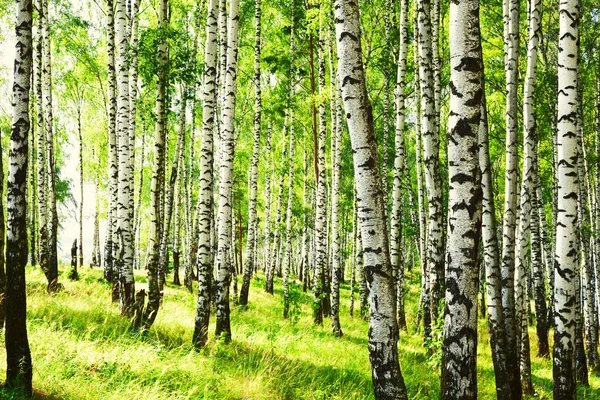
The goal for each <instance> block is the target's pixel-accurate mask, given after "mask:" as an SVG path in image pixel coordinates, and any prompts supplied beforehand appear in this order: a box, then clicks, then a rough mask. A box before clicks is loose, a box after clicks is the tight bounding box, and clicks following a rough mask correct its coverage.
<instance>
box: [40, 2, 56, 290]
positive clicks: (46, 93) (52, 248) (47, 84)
mask: <svg viewBox="0 0 600 400" xmlns="http://www.w3.org/2000/svg"><path fill="white" fill-rule="evenodd" d="M41 6H42V13H41V20H42V35H43V37H44V40H43V52H44V56H43V73H44V85H43V89H42V92H43V97H44V131H45V147H46V174H47V181H48V187H47V193H48V213H49V214H50V215H49V216H48V217H49V218H48V221H47V224H48V273H47V279H48V292H50V293H51V292H55V291H56V290H58V289H59V288H60V286H59V285H58V256H57V253H56V251H57V234H58V215H57V213H56V184H55V171H54V167H55V162H54V128H53V126H54V122H53V113H52V60H51V43H50V28H49V26H48V0H41Z"/></svg>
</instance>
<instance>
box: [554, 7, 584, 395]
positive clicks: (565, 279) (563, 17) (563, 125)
mask: <svg viewBox="0 0 600 400" xmlns="http://www.w3.org/2000/svg"><path fill="white" fill-rule="evenodd" d="M559 7H560V8H559V9H560V11H559V43H558V48H559V52H558V120H557V121H558V124H557V128H558V132H557V147H558V165H557V166H558V170H557V175H558V176H557V177H558V196H557V197H558V213H557V220H556V224H555V225H556V255H555V260H556V262H555V274H554V349H553V379H554V398H555V399H575V398H576V392H575V296H576V295H577V294H576V290H575V289H576V287H575V279H577V276H578V274H577V270H578V253H579V252H578V249H579V243H578V241H577V240H578V239H577V232H576V229H577V197H578V187H577V186H578V179H577V107H578V100H577V69H578V68H577V65H578V44H579V30H578V22H579V4H578V1H574V0H561V2H560V6H559Z"/></svg>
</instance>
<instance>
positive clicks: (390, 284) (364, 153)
mask: <svg viewBox="0 0 600 400" xmlns="http://www.w3.org/2000/svg"><path fill="white" fill-rule="evenodd" d="M334 10H335V11H334V14H335V29H336V39H337V45H338V71H339V84H340V86H341V89H342V97H343V99H344V109H345V111H346V118H347V123H348V129H349V131H350V139H351V142H352V150H353V159H354V167H355V171H354V174H355V178H356V191H357V199H358V213H359V218H360V221H361V222H360V228H361V233H362V243H363V248H364V261H365V273H366V275H367V282H369V285H370V288H369V289H370V291H369V305H370V321H369V358H370V360H371V370H372V377H373V388H374V391H375V397H376V398H385V399H406V398H408V396H407V394H406V387H405V385H404V379H403V377H402V372H401V371H400V362H399V359H398V344H397V341H398V325H397V324H396V315H395V311H396V310H395V308H396V307H395V304H394V300H395V298H394V281H393V278H392V277H391V274H392V266H391V263H390V254H389V246H388V234H387V222H386V218H385V203H384V196H383V191H382V189H381V177H380V175H379V165H378V164H379V157H378V154H377V141H376V138H375V133H374V127H373V114H372V109H371V103H370V101H369V98H368V94H367V88H366V82H365V72H364V69H363V63H362V49H361V43H360V36H361V34H360V17H359V11H358V3H356V2H350V1H346V0H336V1H335V5H334Z"/></svg>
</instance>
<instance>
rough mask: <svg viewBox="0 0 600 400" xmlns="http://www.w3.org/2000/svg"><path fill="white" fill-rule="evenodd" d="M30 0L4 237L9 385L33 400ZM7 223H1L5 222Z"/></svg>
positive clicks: (19, 30)
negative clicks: (28, 280)
mask: <svg viewBox="0 0 600 400" xmlns="http://www.w3.org/2000/svg"><path fill="white" fill-rule="evenodd" d="M31 11H32V5H31V0H19V1H18V2H17V20H16V25H15V27H16V28H15V31H16V38H15V39H16V45H15V49H16V51H15V64H14V69H13V71H14V83H13V88H12V102H13V115H12V127H11V132H10V152H9V156H8V157H9V167H8V197H7V201H6V206H7V211H8V226H7V228H8V230H7V237H6V293H5V296H6V299H5V301H6V305H5V307H6V309H7V310H10V312H9V313H7V315H6V330H5V336H4V339H5V346H6V386H7V387H9V388H16V389H18V390H19V391H22V392H23V395H24V396H23V397H27V398H29V397H31V395H32V388H31V376H32V369H33V368H32V365H31V353H30V351H29V340H28V339H27V323H26V320H27V301H26V293H25V266H26V265H27V154H28V149H27V147H28V140H27V138H28V135H29V128H30V121H29V90H30V86H31V64H32V43H31V30H32V29H31V28H32V16H31ZM1 222H3V221H1Z"/></svg>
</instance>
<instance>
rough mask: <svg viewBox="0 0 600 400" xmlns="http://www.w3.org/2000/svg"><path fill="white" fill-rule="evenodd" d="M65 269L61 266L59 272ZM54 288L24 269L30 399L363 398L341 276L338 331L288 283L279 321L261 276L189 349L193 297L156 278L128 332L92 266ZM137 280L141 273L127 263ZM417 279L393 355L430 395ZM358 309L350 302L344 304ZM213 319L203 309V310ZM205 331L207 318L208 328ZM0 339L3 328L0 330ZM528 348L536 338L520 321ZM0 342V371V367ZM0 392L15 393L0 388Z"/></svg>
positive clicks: (485, 372)
mask: <svg viewBox="0 0 600 400" xmlns="http://www.w3.org/2000/svg"><path fill="white" fill-rule="evenodd" d="M65 271H66V270H65ZM61 281H62V283H63V284H64V285H65V289H64V291H62V292H60V293H57V294H55V295H52V296H49V295H48V294H47V293H46V289H45V288H46V284H45V279H44V276H43V274H42V273H41V272H40V271H39V269H37V268H31V267H28V268H27V289H28V324H29V326H28V328H29V342H30V346H31V352H32V357H33V363H34V382H33V384H34V387H35V389H36V394H35V398H38V399H77V400H79V399H103V400H104V399H123V398H142V399H372V398H373V394H372V385H371V372H370V367H369V356H368V352H367V331H368V324H367V322H365V321H363V320H361V319H360V318H358V317H355V318H350V317H349V315H348V314H349V310H348V298H349V286H348V285H342V289H341V297H342V305H341V324H342V329H343V331H344V337H343V338H340V339H338V338H335V337H334V336H333V335H332V333H331V327H330V325H329V320H328V319H326V320H325V323H324V325H323V326H314V325H313V324H312V319H311V302H312V297H311V296H310V294H305V293H302V292H301V290H300V288H299V287H298V286H294V288H293V289H292V292H293V293H294V296H293V298H294V300H293V301H292V311H293V316H295V317H296V318H292V321H290V320H283V319H282V317H281V316H282V314H283V304H282V290H281V282H280V281H277V282H276V286H275V294H274V295H273V296H271V295H269V294H266V293H264V291H263V289H262V287H263V284H264V280H263V279H262V277H261V276H258V277H255V278H254V279H253V280H252V288H251V292H250V305H249V307H248V308H247V309H246V310H241V309H236V308H233V309H232V315H231V326H232V330H233V332H232V333H233V341H232V343H230V344H223V343H220V342H218V341H215V340H211V341H210V342H209V343H208V346H207V347H206V348H205V349H204V350H202V351H201V352H196V351H195V350H194V349H193V348H192V346H191V337H192V329H193V321H194V316H195V302H196V298H195V295H192V294H190V293H188V292H187V291H186V290H185V289H184V288H182V287H177V286H172V285H168V286H167V288H166V289H165V298H164V302H163V305H162V307H161V309H160V311H159V313H158V316H157V319H156V322H155V324H154V326H153V327H152V329H151V330H150V332H149V333H148V334H147V335H145V336H140V335H138V334H136V333H132V332H130V331H129V330H128V326H129V324H128V322H127V321H126V320H124V319H123V318H121V317H120V316H119V313H118V307H117V305H115V304H111V303H110V288H109V285H108V284H107V283H105V282H104V281H103V279H102V271H101V270H99V269H94V270H90V269H84V270H83V271H81V279H80V280H79V281H76V282H71V281H68V280H67V279H66V272H64V273H63V275H62V276H61ZM136 281H137V282H136V283H137V286H138V288H139V287H143V286H144V283H145V277H144V274H143V272H140V271H136ZM419 282H420V277H419V276H418V275H417V274H415V273H413V274H411V273H409V274H408V275H407V283H408V286H407V287H408V289H407V305H406V307H407V318H408V324H409V333H405V332H403V333H402V334H401V340H400V358H401V363H402V368H403V373H404V378H405V381H406V385H407V389H408V392H409V397H410V398H413V399H428V398H432V399H433V398H436V399H437V398H439V366H438V364H437V363H436V360H437V358H436V357H435V356H434V357H430V356H428V355H427V353H426V350H425V349H424V346H423V340H422V337H421V336H420V334H416V333H414V331H415V327H414V324H415V316H416V307H417V306H416V303H417V301H418V290H419ZM356 308H358V306H357V307H356ZM211 318H212V321H213V322H214V317H211ZM210 331H211V333H212V332H214V325H212V326H211V329H210ZM478 334H479V346H478V389H479V397H480V398H494V397H495V391H494V373H493V367H492V361H491V356H490V348H489V341H488V338H487V328H486V325H485V321H484V320H480V325H479V333H478ZM0 335H1V336H2V337H0V340H2V342H4V340H3V334H0ZM530 336H531V346H532V349H531V350H532V354H535V351H536V343H535V334H534V330H533V329H531V330H530ZM5 358H6V355H5V350H4V347H3V346H2V347H0V360H1V361H0V374H2V375H4V374H5V368H6V365H5V363H4V362H3V360H4V359H5ZM551 368H552V365H551V361H550V360H546V359H538V358H536V357H535V356H533V357H532V370H533V383H534V387H535V390H536V392H537V396H536V397H535V398H540V399H549V398H551V397H552V369H551ZM578 397H579V398H590V399H594V398H599V397H600V379H599V378H598V377H596V376H590V387H589V388H584V387H579V388H578ZM0 398H2V399H18V398H19V397H18V395H16V394H14V393H11V392H9V391H8V390H6V389H0Z"/></svg>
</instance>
